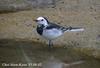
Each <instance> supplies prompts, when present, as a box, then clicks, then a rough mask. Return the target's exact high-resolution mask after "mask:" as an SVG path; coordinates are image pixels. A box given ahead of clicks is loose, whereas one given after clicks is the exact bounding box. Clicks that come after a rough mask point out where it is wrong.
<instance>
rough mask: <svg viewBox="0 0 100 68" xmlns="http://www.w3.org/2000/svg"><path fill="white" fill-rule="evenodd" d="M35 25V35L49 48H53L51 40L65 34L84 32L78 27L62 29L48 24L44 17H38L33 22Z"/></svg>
mask: <svg viewBox="0 0 100 68" xmlns="http://www.w3.org/2000/svg"><path fill="white" fill-rule="evenodd" d="M34 21H35V22H36V23H37V29H36V30H37V33H38V34H39V35H41V36H42V37H44V38H45V39H47V40H48V41H49V44H48V45H49V47H50V48H51V47H52V46H53V43H52V40H54V39H56V38H57V37H59V36H61V35H63V34H64V33H65V32H69V31H72V32H76V31H84V28H80V27H71V26H69V27H63V26H60V25H58V24H55V23H52V22H49V21H48V19H47V18H46V17H38V18H37V19H36V20H34Z"/></svg>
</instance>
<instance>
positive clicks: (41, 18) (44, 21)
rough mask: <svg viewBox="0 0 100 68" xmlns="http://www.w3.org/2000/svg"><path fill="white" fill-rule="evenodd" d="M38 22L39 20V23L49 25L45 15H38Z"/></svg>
mask: <svg viewBox="0 0 100 68" xmlns="http://www.w3.org/2000/svg"><path fill="white" fill-rule="evenodd" d="M36 22H37V23H38V24H39V25H44V26H46V25H48V22H47V20H46V19H45V18H44V17H38V18H37V19H36Z"/></svg>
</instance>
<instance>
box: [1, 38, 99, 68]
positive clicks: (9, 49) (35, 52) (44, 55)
mask: <svg viewBox="0 0 100 68" xmlns="http://www.w3.org/2000/svg"><path fill="white" fill-rule="evenodd" d="M80 61H82V63H79V64H75V65H70V64H72V63H74V62H75V63H76V62H80ZM29 63H30V64H31V63H32V64H33V65H30V66H29V65H26V66H25V65H23V66H18V65H17V66H16V65H14V64H29ZM11 64H13V65H12V66H11ZM61 64H65V66H63V65H61ZM66 64H69V65H68V66H66ZM5 65H6V66H5ZM46 65H48V67H47V68H54V67H55V68H56V67H57V66H58V67H59V68H61V67H62V68H100V60H97V59H94V58H92V57H87V56H84V55H80V54H77V53H76V52H74V51H73V50H71V49H70V48H64V47H56V46H55V47H54V48H52V49H50V48H48V46H47V45H46V44H43V43H38V42H33V41H29V40H28V41H27V40H11V39H2V40H0V68H5V67H6V68H46ZM49 65H50V66H49ZM53 65H57V66H53ZM58 67H57V68H58Z"/></svg>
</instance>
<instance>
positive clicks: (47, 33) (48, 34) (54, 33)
mask: <svg viewBox="0 0 100 68" xmlns="http://www.w3.org/2000/svg"><path fill="white" fill-rule="evenodd" d="M62 34H63V33H62V31H61V30H57V29H52V30H44V31H43V37H44V38H46V39H48V40H52V39H55V38H57V37H59V36H61V35H62Z"/></svg>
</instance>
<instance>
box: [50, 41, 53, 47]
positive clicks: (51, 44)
mask: <svg viewBox="0 0 100 68" xmlns="http://www.w3.org/2000/svg"><path fill="white" fill-rule="evenodd" d="M52 47H53V43H52V41H51V40H49V48H52Z"/></svg>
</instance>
